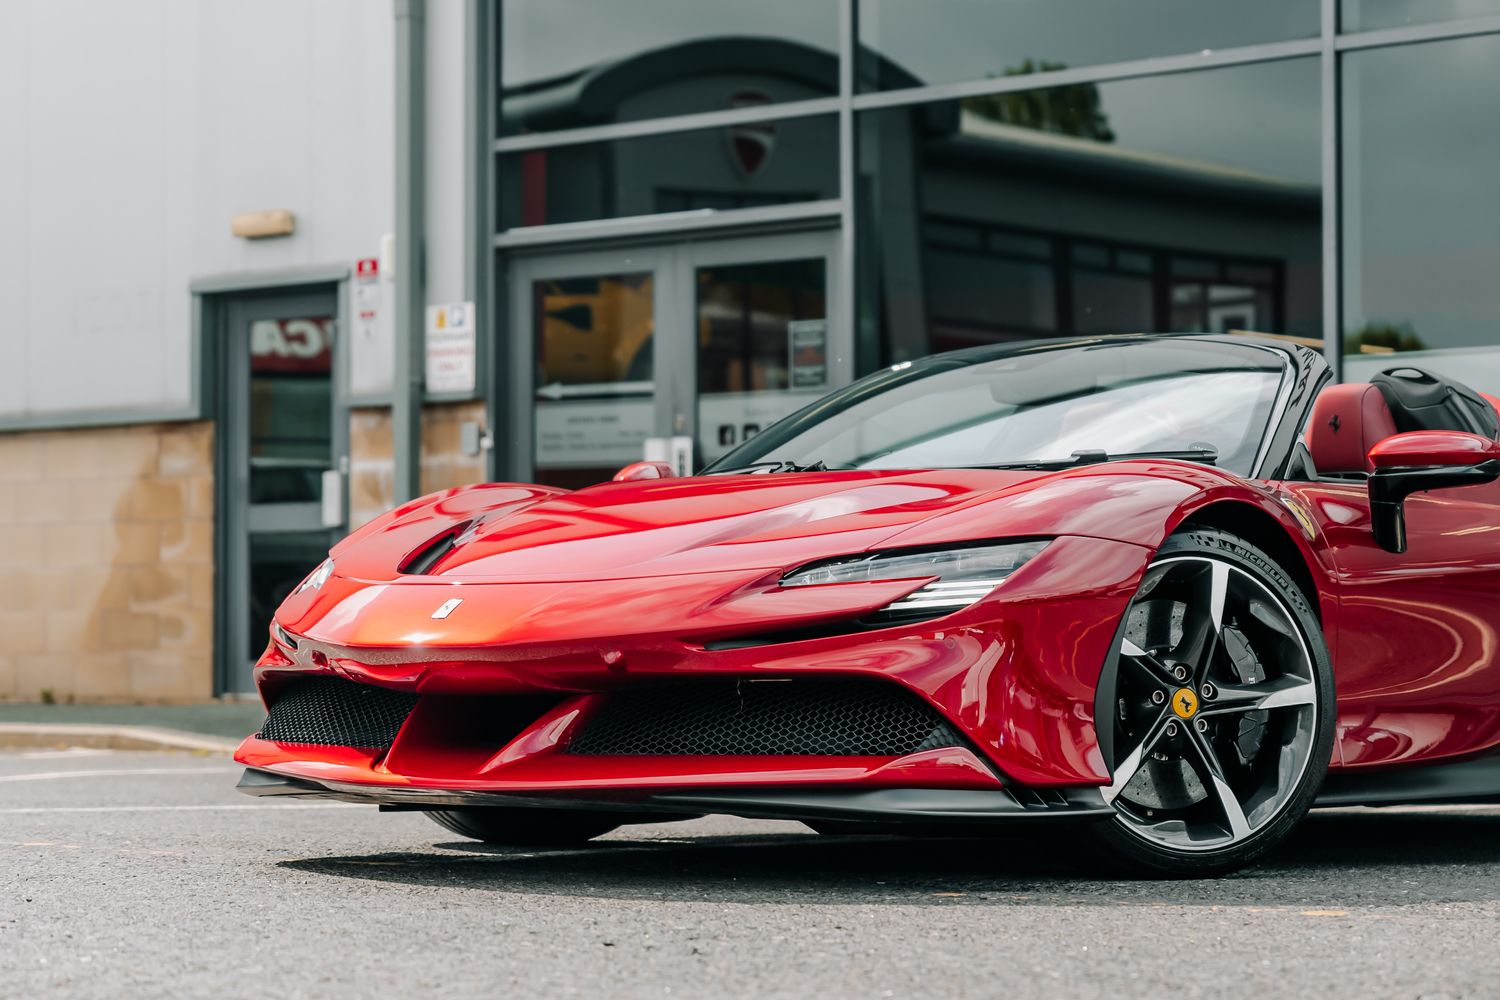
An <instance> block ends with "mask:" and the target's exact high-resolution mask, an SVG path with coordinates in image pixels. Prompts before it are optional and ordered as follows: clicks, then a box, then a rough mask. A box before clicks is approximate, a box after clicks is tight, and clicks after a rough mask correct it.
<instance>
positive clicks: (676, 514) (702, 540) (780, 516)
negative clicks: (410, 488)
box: [334, 470, 1046, 583]
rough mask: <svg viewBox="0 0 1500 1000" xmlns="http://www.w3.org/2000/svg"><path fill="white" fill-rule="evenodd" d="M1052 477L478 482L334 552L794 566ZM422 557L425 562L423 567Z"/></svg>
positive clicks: (453, 562) (438, 558) (661, 566)
mask: <svg viewBox="0 0 1500 1000" xmlns="http://www.w3.org/2000/svg"><path fill="white" fill-rule="evenodd" d="M1045 475H1046V474H1044V473H1040V472H1035V471H1015V470H944V471H929V472H910V471H888V472H823V473H797V474H774V475H765V474H763V475H740V476H708V477H695V478H688V479H669V480H648V481H644V482H628V483H606V484H602V485H599V486H593V487H589V488H587V489H583V490H578V491H576V492H571V493H564V492H560V491H554V490H548V489H546V488H542V487H520V486H511V485H492V486H481V487H471V488H467V489H464V490H457V491H450V492H448V493H445V494H441V495H439V496H438V497H437V498H428V499H426V500H424V501H418V502H417V503H414V504H412V505H409V506H408V507H407V508H404V509H401V510H398V511H396V512H394V514H392V515H387V517H386V518H385V519H382V521H381V522H376V523H374V524H372V525H370V526H369V527H368V528H367V529H364V530H362V531H360V532H357V533H356V534H355V535H354V536H351V537H350V538H349V539H347V540H346V541H345V542H344V543H341V544H340V546H338V547H337V548H335V549H334V557H335V561H336V567H337V568H336V572H337V574H338V575H339V576H341V577H345V578H350V579H361V580H366V581H372V582H373V581H392V580H396V579H398V578H399V579H400V580H402V581H409V582H413V583H416V582H439V581H441V582H447V583H457V582H475V583H477V582H526V581H537V582H541V581H552V582H566V581H586V580H618V579H629V578H636V577H661V576H671V575H680V574H689V573H707V572H722V571H743V570H752V569H766V570H770V569H782V568H787V567H791V566H795V565H800V564H802V563H805V562H809V561H813V560H817V559H823V558H828V557H832V556H838V555H845V554H849V553H858V552H862V551H865V550H866V549H870V548H873V547H876V546H879V545H880V544H882V543H883V542H885V541H886V540H887V539H890V538H892V537H893V536H895V535H897V534H899V533H901V532H903V531H904V530H906V529H908V528H911V527H913V526H914V525H917V524H920V523H923V522H926V521H928V520H930V519H932V518H935V517H937V516H938V515H941V514H944V513H948V512H952V511H954V510H956V509H958V508H962V507H965V506H967V505H969V504H972V503H974V502H977V501H979V500H981V499H983V498H984V497H986V496H988V495H991V494H994V493H997V492H999V491H1006V490H1012V489H1014V488H1015V487H1017V486H1020V485H1022V484H1024V483H1027V482H1028V481H1030V480H1034V479H1037V478H1039V477H1044V476H1045ZM995 527H996V530H995V536H996V537H999V536H1001V535H1003V534H1004V526H1003V525H999V524H997V525H996V526H995ZM424 557H425V558H424ZM434 559H435V561H434ZM423 562H426V563H427V564H428V565H426V566H420V563H423ZM414 568H417V569H419V570H420V572H418V573H417V574H416V575H411V572H412V570H413V569H414ZM403 569H405V570H406V572H405V573H403V572H402V570H403Z"/></svg>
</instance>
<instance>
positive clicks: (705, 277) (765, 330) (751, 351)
mask: <svg viewBox="0 0 1500 1000" xmlns="http://www.w3.org/2000/svg"><path fill="white" fill-rule="evenodd" d="M825 271H826V268H825V266H824V261H823V258H821V257H814V258H809V259H806V260H782V261H770V262H765V263H756V264H725V265H715V266H713V267H701V268H699V269H698V272H697V286H698V288H697V292H698V301H697V319H698V327H697V329H698V448H699V453H700V457H701V458H702V459H703V460H704V461H712V460H714V459H716V458H718V457H719V456H720V455H723V454H724V453H725V452H727V451H729V449H730V448H733V447H735V446H736V445H738V444H741V443H743V442H745V441H748V440H749V439H750V438H752V437H754V436H755V435H756V434H758V433H760V431H761V429H762V428H764V427H766V426H767V425H769V424H771V423H773V422H774V421H776V420H779V419H781V418H782V417H784V416H786V415H787V414H789V413H792V412H793V411H795V410H797V409H799V408H801V407H802V406H805V405H806V404H807V403H810V402H812V401H813V400H815V399H817V398H818V397H819V396H821V395H823V393H825V392H826V391H827V390H828V388H829V374H828V363H829V358H828V322H827V318H828V308H827V301H828V294H827V275H826V274H825Z"/></svg>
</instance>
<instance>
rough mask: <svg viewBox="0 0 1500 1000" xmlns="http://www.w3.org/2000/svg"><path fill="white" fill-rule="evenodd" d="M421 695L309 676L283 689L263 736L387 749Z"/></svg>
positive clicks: (307, 743) (293, 741)
mask: <svg viewBox="0 0 1500 1000" xmlns="http://www.w3.org/2000/svg"><path fill="white" fill-rule="evenodd" d="M417 697H418V696H417V695H415V694H407V693H406V692H404V691H392V690H390V689H388V688H382V687H375V686H374V685H371V684H357V683H355V682H354V681H350V680H345V679H344V678H342V677H308V678H304V679H302V680H296V681H293V682H292V683H290V684H289V685H287V687H286V688H285V689H283V690H282V692H281V694H280V695H279V696H278V697H277V698H276V701H275V702H274V703H273V704H272V705H271V711H270V714H268V715H267V716H266V721H265V722H264V723H263V724H262V725H261V727H260V734H259V735H260V738H261V739H263V740H271V741H272V742H275V743H291V744H296V745H301V746H336V747H359V748H360V749H362V750H386V749H389V748H390V745H391V744H392V743H394V742H395V740H396V734H397V733H398V732H400V731H401V725H402V723H404V722H405V721H406V717H407V716H408V715H410V714H411V710H412V709H413V708H414V707H415V706H416V704H417Z"/></svg>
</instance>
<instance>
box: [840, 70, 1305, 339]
mask: <svg viewBox="0 0 1500 1000" xmlns="http://www.w3.org/2000/svg"><path fill="white" fill-rule="evenodd" d="M1319 125H1320V119H1319V112H1318V67H1317V62H1316V60H1313V59H1299V60H1287V61H1283V62H1279V63H1274V64H1265V65H1249V66H1238V67H1232V68H1227V69H1218V70H1210V71H1205V72H1201V73H1191V74H1176V75H1170V76H1162V77H1148V78H1144V79H1134V80H1121V81H1110V82H1103V83H1098V84H1081V85H1070V86H1066V87H1058V88H1050V89H1045V90H1035V91H1022V92H1015V93H1008V94H999V95H989V96H984V97H978V98H960V99H957V100H949V101H942V102H933V103H928V104H921V105H914V106H909V107H906V106H903V107H895V108H888V109H880V110H875V111H869V112H864V113H862V115H861V118H860V122H859V128H860V147H859V150H860V157H859V175H860V183H861V190H862V191H863V192H866V193H867V196H866V197H864V198H863V199H862V200H861V208H862V209H863V214H862V215H861V218H860V228H859V236H860V241H861V242H860V251H861V255H862V259H861V266H862V268H863V271H862V275H863V277H864V279H865V281H866V287H865V295H864V297H863V300H862V305H863V308H864V309H865V314H864V317H863V318H864V320H865V322H866V323H867V324H869V325H870V326H871V327H872V328H874V329H878V330H879V331H880V332H881V335H882V343H883V345H884V349H885V352H886V353H885V356H884V358H883V360H885V361H887V362H895V361H902V360H906V359H908V358H912V357H917V356H920V355H922V354H926V353H929V352H931V351H934V350H946V349H951V348H956V347H962V346H967V345H972V344H979V343H988V342H994V341H1000V340H1014V339H1023V338H1028V337H1037V336H1063V335H1071V334H1089V333H1118V332H1133V331H1147V330H1152V331H1177V332H1194V331H1196V332H1227V331H1230V330H1256V331H1261V332H1271V333H1283V334H1290V335H1293V336H1298V337H1304V338H1308V339H1314V338H1317V337H1319V336H1320V332H1321V325H1322V292H1321V281H1322V270H1321V258H1322V186H1321V160H1320V155H1319V131H1318V130H1319Z"/></svg>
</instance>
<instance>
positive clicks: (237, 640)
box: [219, 285, 346, 693]
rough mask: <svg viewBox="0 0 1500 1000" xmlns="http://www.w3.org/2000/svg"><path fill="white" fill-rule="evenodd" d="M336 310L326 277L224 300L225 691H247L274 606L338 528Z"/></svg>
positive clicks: (340, 433) (340, 436) (341, 505)
mask: <svg viewBox="0 0 1500 1000" xmlns="http://www.w3.org/2000/svg"><path fill="white" fill-rule="evenodd" d="M337 315H338V297H337V291H336V289H335V287H334V286H331V285H330V286H320V287H318V288H315V289H306V290H304V289H297V290H295V291H281V292H268V293H260V294H255V295H246V296H241V297H236V298H234V299H232V300H230V301H229V302H228V303H227V304H226V308H225V310H224V316H225V321H226V326H225V339H224V344H223V347H224V352H225V353H224V359H223V360H224V366H223V373H224V381H223V385H222V388H223V393H222V396H221V401H222V410H221V413H220V420H219V433H220V435H222V438H223V440H222V447H221V461H222V463H223V488H222V490H221V492H220V496H221V497H222V498H223V517H222V520H221V524H222V526H223V531H224V542H225V544H224V546H223V552H224V556H225V561H224V564H223V566H222V567H221V569H222V572H223V573H224V579H223V587H222V593H223V595H224V600H225V614H224V631H223V637H224V650H225V652H224V654H223V655H222V656H221V657H220V660H221V663H222V667H221V670H222V676H221V679H220V688H221V690H222V691H225V692H230V693H239V692H248V691H250V690H252V689H253V685H252V683H251V674H250V668H251V666H252V665H253V664H254V662H255V659H256V658H257V657H258V656H259V655H260V653H261V652H262V650H264V649H265V645H266V638H267V629H268V628H269V626H270V620H271V615H272V613H273V612H274V611H275V609H276V607H277V605H279V604H280V603H281V601H282V600H283V599H284V598H285V597H286V595H287V594H289V593H290V592H291V590H292V588H293V587H295V586H296V585H297V584H298V582H300V581H301V580H302V578H303V577H304V576H306V575H307V573H308V571H310V570H311V569H312V568H313V567H314V566H316V565H317V564H318V563H319V562H321V561H322V560H323V558H324V557H325V556H326V555H327V553H328V549H329V547H330V546H331V545H332V544H333V543H334V542H335V541H337V540H338V538H339V537H340V535H341V534H342V533H343V529H344V521H345V516H346V515H345V500H344V495H343V494H344V490H343V472H342V468H341V466H342V465H343V463H344V461H346V460H345V459H344V458H343V456H344V455H345V454H346V451H345V447H344V438H345V437H346V429H345V428H343V427H340V426H339V425H338V421H336V420H335V419H334V415H335V398H336V390H335V381H336V380H335V378H334V372H335V370H336V367H335V364H334V360H335V357H336V351H337V344H338V337H337Z"/></svg>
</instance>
